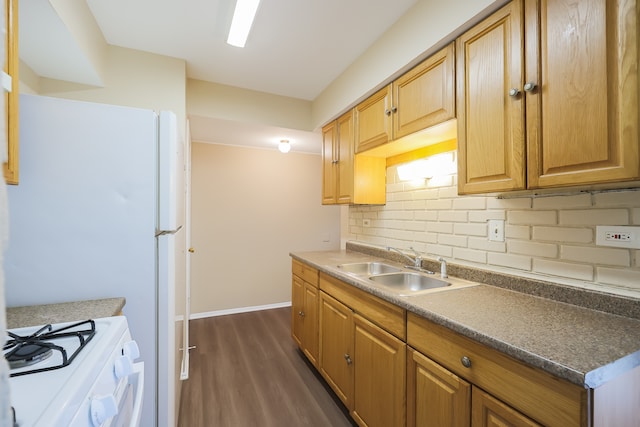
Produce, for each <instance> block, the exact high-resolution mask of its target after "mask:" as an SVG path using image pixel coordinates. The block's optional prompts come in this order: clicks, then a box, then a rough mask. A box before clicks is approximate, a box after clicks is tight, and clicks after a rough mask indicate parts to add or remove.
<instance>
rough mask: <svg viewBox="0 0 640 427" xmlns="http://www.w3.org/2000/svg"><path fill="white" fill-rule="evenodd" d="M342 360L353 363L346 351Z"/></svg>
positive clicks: (349, 363) (348, 363)
mask: <svg viewBox="0 0 640 427" xmlns="http://www.w3.org/2000/svg"><path fill="white" fill-rule="evenodd" d="M344 360H346V361H347V365H351V364H352V363H353V360H351V356H349V354H348V353H347V354H345V355H344Z"/></svg>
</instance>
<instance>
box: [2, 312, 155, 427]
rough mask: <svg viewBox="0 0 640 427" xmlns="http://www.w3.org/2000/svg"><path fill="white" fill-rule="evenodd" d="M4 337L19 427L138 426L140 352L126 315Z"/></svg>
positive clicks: (141, 381)
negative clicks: (133, 338)
mask: <svg viewBox="0 0 640 427" xmlns="http://www.w3.org/2000/svg"><path fill="white" fill-rule="evenodd" d="M8 335H9V336H8V337H7V340H6V342H7V344H5V346H4V350H3V352H4V356H5V358H6V359H7V360H8V361H9V363H10V366H11V367H12V368H11V370H10V375H11V377H10V379H9V384H10V387H11V390H10V396H11V397H10V399H11V405H12V406H13V408H14V410H15V415H16V422H17V425H18V426H20V427H44V426H47V427H98V426H100V427H112V426H113V427H115V426H127V427H134V426H138V425H139V423H140V413H141V412H140V411H141V407H142V396H143V389H144V386H143V384H144V364H143V363H142V362H137V363H134V361H135V359H137V358H138V357H139V356H140V353H139V350H138V346H137V344H136V342H135V341H133V340H132V339H131V333H130V332H129V327H128V324H127V319H126V318H125V317H124V316H117V317H105V318H101V319H94V320H87V321H84V322H71V323H62V324H54V325H50V326H35V327H28V328H19V329H11V330H9V331H8ZM34 335H37V337H34ZM42 342H44V344H42ZM13 359H19V360H13ZM25 359H26V360H25Z"/></svg>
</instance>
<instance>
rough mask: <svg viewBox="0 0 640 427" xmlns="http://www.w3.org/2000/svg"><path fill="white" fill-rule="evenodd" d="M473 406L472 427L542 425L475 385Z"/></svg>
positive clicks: (534, 426) (537, 426)
mask: <svg viewBox="0 0 640 427" xmlns="http://www.w3.org/2000/svg"><path fill="white" fill-rule="evenodd" d="M471 406H472V423H471V425H472V427H542V425H541V424H538V423H536V422H535V421H533V420H531V419H530V418H527V417H525V416H524V415H522V414H521V413H520V412H518V411H516V410H515V409H513V408H511V407H509V406H507V405H505V404H504V403H502V402H500V401H499V400H498V399H496V398H494V397H493V396H491V395H490V394H487V393H485V392H484V391H482V390H481V389H479V388H477V387H473V392H472V404H471ZM443 425H444V424H443Z"/></svg>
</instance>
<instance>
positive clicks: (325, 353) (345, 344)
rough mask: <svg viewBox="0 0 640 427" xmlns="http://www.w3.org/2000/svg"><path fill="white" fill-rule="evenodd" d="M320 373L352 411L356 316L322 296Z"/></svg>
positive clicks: (339, 304)
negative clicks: (354, 321) (354, 324)
mask: <svg viewBox="0 0 640 427" xmlns="http://www.w3.org/2000/svg"><path fill="white" fill-rule="evenodd" d="M319 332H320V363H319V366H320V373H321V374H322V376H323V377H324V379H325V380H327V383H329V385H330V386H331V388H332V389H333V391H335V393H336V394H337V395H338V397H339V398H340V400H342V402H343V403H344V404H345V406H346V407H347V408H349V410H351V409H352V407H353V312H352V311H351V309H350V308H349V307H347V306H346V305H344V304H342V303H341V302H339V301H338V300H336V299H334V298H332V297H331V296H329V295H327V294H325V293H324V292H320V331H319Z"/></svg>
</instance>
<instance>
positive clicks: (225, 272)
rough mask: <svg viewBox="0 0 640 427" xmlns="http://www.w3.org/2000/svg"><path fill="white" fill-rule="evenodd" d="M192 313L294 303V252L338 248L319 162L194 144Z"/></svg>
mask: <svg viewBox="0 0 640 427" xmlns="http://www.w3.org/2000/svg"><path fill="white" fill-rule="evenodd" d="M192 152H193V155H192V161H193V163H192V243H193V246H194V247H195V249H196V252H195V254H194V255H193V257H192V263H193V264H192V281H191V310H192V313H193V314H194V315H195V316H198V315H205V314H207V313H211V312H215V311H221V310H230V309H238V308H243V307H255V306H262V305H269V304H279V303H288V302H290V301H291V258H290V257H289V253H290V252H295V251H308V250H329V249H337V248H338V247H339V240H340V230H339V227H340V208H339V207H337V206H322V205H321V204H320V194H321V191H320V190H321V173H320V171H321V162H320V156H318V155H311V154H300V153H295V152H290V153H288V154H281V153H280V152H278V151H276V150H264V149H255V148H246V147H234V146H227V145H213V144H204V143H197V142H194V143H193V146H192Z"/></svg>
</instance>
